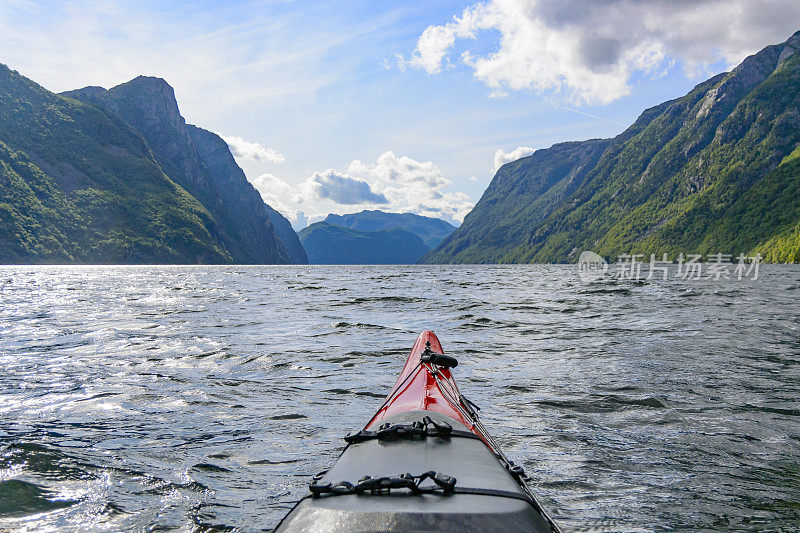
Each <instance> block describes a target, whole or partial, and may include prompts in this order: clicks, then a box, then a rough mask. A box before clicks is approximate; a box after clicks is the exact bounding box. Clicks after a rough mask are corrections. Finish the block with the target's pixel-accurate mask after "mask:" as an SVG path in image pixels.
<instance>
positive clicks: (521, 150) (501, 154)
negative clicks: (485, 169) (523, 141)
mask: <svg viewBox="0 0 800 533" xmlns="http://www.w3.org/2000/svg"><path fill="white" fill-rule="evenodd" d="M535 151H536V150H535V149H534V148H531V147H529V146H520V147H518V148H515V149H513V150H511V151H510V152H506V151H505V150H503V149H502V148H500V149H499V150H497V151H496V152H495V153H494V170H495V172H497V169H499V168H500V167H502V166H503V165H505V164H506V163H510V162H512V161H516V160H517V159H520V158H522V157H525V156H529V155H531V154H532V153H533V152H535Z"/></svg>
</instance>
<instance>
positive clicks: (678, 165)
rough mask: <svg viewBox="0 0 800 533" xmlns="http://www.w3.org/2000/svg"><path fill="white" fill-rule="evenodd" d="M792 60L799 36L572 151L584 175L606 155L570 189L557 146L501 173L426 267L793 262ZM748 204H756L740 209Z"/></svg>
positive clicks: (795, 81)
mask: <svg viewBox="0 0 800 533" xmlns="http://www.w3.org/2000/svg"><path fill="white" fill-rule="evenodd" d="M798 49H800V32H798V33H795V34H794V35H793V36H792V37H790V38H789V40H787V41H786V42H785V43H782V44H778V45H771V46H768V47H766V48H764V49H763V50H761V51H759V52H758V53H756V54H753V55H752V56H749V57H748V58H746V59H745V60H744V61H743V62H742V63H741V64H740V65H738V66H737V67H736V68H734V69H733V70H731V71H730V72H727V73H722V74H719V75H717V76H714V77H712V78H710V79H709V80H706V81H704V82H702V83H700V84H698V85H697V86H696V87H695V88H694V89H692V90H691V91H690V92H689V93H687V94H686V95H684V96H682V97H680V98H676V99H673V100H669V101H667V102H664V103H662V104H659V105H657V106H654V107H652V108H649V109H647V110H645V111H644V112H643V113H642V114H641V115H640V117H639V118H638V119H637V120H636V121H635V122H634V123H633V124H632V125H631V126H630V127H629V128H627V129H626V130H625V131H624V132H623V133H621V134H620V135H618V136H617V137H615V138H613V139H601V140H590V141H577V142H576V143H575V144H573V145H572V151H573V152H574V153H573V157H580V158H582V160H584V161H586V162H587V164H589V163H592V158H593V157H594V156H595V155H597V154H596V152H593V148H602V153H601V154H600V156H599V157H598V158H597V160H596V162H594V163H593V164H591V168H588V169H585V168H584V169H583V170H581V171H576V173H575V175H573V176H572V177H571V178H570V174H569V172H566V173H565V174H564V173H561V174H559V173H558V172H556V171H555V169H557V168H562V167H564V165H567V167H569V165H570V164H572V163H571V162H570V158H568V157H562V156H561V155H560V154H559V153H558V151H559V150H563V149H564V143H562V144H560V145H554V146H553V147H550V148H548V149H544V150H537V151H536V152H534V153H533V154H532V155H531V156H528V157H526V158H522V159H520V160H517V161H514V162H512V163H508V164H506V165H503V166H502V167H501V168H500V169H499V170H498V171H497V173H496V175H495V177H494V178H493V180H492V182H491V184H490V186H489V187H488V188H487V190H486V192H485V193H484V195H483V196H482V198H481V199H480V201H479V202H478V203H477V204H476V206H475V208H474V209H473V210H472V211H471V212H470V213H469V214H468V215H467V216H466V218H465V220H464V223H463V224H462V225H461V227H459V228H458V229H457V230H456V231H455V232H454V233H453V234H452V235H451V236H450V237H448V238H447V239H445V240H444V241H443V242H442V243H441V244H440V245H439V247H437V248H436V249H435V250H433V251H432V252H430V253H429V254H427V255H426V256H425V257H424V258H423V259H422V261H423V262H429V263H445V262H468V263H469V262H478V263H480V262H501V263H514V262H573V261H575V260H576V259H577V255H578V254H579V253H580V252H581V251H582V250H592V251H595V252H597V253H599V254H601V255H604V256H606V257H613V256H615V255H619V254H623V253H641V254H643V255H645V256H649V254H651V253H652V254H657V255H658V256H659V257H660V256H661V254H662V253H668V254H669V255H670V256H672V257H674V256H676V255H677V254H678V253H680V252H687V253H688V252H691V253H695V252H700V253H706V254H710V253H728V254H731V255H734V256H736V255H737V254H739V253H748V254H754V253H761V254H762V255H763V256H764V257H765V258H767V259H768V260H773V261H794V262H797V261H800V247H798V246H797V245H796V236H797V231H796V229H795V230H793V229H791V228H794V227H795V226H793V223H794V222H800V201H798V200H796V198H798V197H800V195H798V189H797V188H796V182H795V181H794V180H795V175H794V174H793V172H794V166H795V165H796V159H792V160H789V161H787V160H786V158H787V157H788V156H789V155H790V154H792V153H793V152H794V150H796V149H797V147H798V146H800V97H798V93H799V92H800V91H798V88H800V54H798V53H797V51H798ZM598 143H601V144H600V145H598ZM602 143H605V146H602ZM566 144H569V143H566ZM575 168H577V167H575ZM551 178H552V179H551ZM767 178H769V181H768V182H767V183H765V184H764V185H761V186H759V187H756V186H757V185H758V184H759V183H760V182H761V181H762V180H764V179H767ZM570 180H572V181H570ZM537 183H540V184H543V186H542V187H540V188H539V189H537V188H536V187H535V185H536V184H537ZM514 187H516V189H515V190H521V191H523V194H519V195H515V194H511V193H510V192H509V190H511V189H513V188H514ZM498 191H499V192H498ZM748 198H749V199H750V201H751V202H756V203H755V204H751V205H749V206H744V205H743V204H742V202H744V201H747V199H748ZM775 211H778V212H780V213H783V215H781V216H780V217H777V218H776V217H774V216H772V215H773V213H774V212H775ZM736 213H739V214H741V216H743V217H745V218H744V219H743V220H735V219H734V218H733V216H734V214H736ZM770 217H772V218H770ZM764 220H774V221H776V224H777V221H778V220H780V224H779V225H777V226H771V225H769V224H766V225H765V223H764V222H763V221H764ZM751 226H752V227H757V228H758V230H757V231H753V232H751V231H748V230H747V229H746V228H748V227H751ZM493 231H494V232H495V233H494V234H492V232H493ZM793 231H794V233H792V232H793ZM737 232H738V233H737ZM742 232H743V233H742ZM787 232H788V233H787ZM769 243H771V244H769ZM793 243H795V244H793Z"/></svg>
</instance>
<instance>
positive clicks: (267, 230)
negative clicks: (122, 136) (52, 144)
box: [63, 76, 290, 264]
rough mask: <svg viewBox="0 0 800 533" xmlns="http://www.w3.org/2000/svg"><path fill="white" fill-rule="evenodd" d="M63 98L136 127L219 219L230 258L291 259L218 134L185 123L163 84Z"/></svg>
mask: <svg viewBox="0 0 800 533" xmlns="http://www.w3.org/2000/svg"><path fill="white" fill-rule="evenodd" d="M63 96H68V97H71V98H74V99H77V100H81V101H84V102H86V103H89V104H92V105H95V106H98V107H101V108H103V109H105V110H107V111H108V112H110V114H111V115H115V116H117V117H119V118H121V119H122V120H124V121H125V122H127V123H128V124H130V125H131V126H132V127H133V128H134V129H135V130H136V131H138V132H139V133H140V134H141V135H142V137H143V138H144V140H145V142H146V143H147V145H148V146H149V147H150V149H151V150H152V153H153V156H154V157H155V160H156V162H157V163H158V164H159V166H160V167H161V168H162V169H163V171H164V173H165V174H166V175H167V176H169V177H170V179H172V180H173V181H175V182H176V183H177V184H178V185H180V186H181V187H183V188H184V189H185V190H186V191H187V192H189V194H191V195H192V196H193V197H195V198H196V199H197V200H198V201H199V202H200V203H201V204H202V205H203V206H204V207H205V208H206V209H207V210H208V212H209V213H210V214H211V216H212V217H213V218H214V220H215V221H216V222H217V227H218V233H219V239H220V240H221V241H222V243H223V244H224V247H225V249H226V250H227V252H228V253H229V254H230V256H231V258H232V260H233V262H236V263H262V264H269V263H288V262H290V259H289V253H288V251H287V249H286V247H285V246H284V244H283V242H282V241H281V240H280V239H279V238H278V236H277V234H276V233H275V229H274V227H273V226H272V222H271V221H270V218H269V216H268V214H267V212H266V211H265V209H264V202H263V201H262V199H261V196H260V195H259V194H258V192H257V191H256V190H255V189H254V188H253V186H252V185H251V184H250V183H249V182H248V181H247V180H246V178H245V176H244V173H243V172H242V170H241V169H240V168H239V166H238V165H237V164H236V162H235V161H234V159H233V156H232V155H231V154H230V151H229V150H228V146H227V145H226V144H225V142H224V141H223V140H222V139H221V138H220V137H219V136H218V135H216V134H214V133H211V132H209V131H206V130H203V129H201V128H198V127H196V126H192V125H188V124H186V121H185V120H184V118H183V117H182V116H181V114H180V112H179V110H178V103H177V101H176V100H175V94H174V91H173V89H172V87H170V86H169V84H167V82H165V81H164V80H162V79H160V78H151V77H144V76H139V77H138V78H135V79H133V80H131V81H129V82H128V83H123V84H122V85H118V86H116V87H113V88H112V89H109V90H108V91H104V90H102V88H99V87H87V88H84V89H79V90H76V91H69V92H66V93H63Z"/></svg>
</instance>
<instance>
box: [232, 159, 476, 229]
mask: <svg viewBox="0 0 800 533" xmlns="http://www.w3.org/2000/svg"><path fill="white" fill-rule="evenodd" d="M248 180H249V181H250V183H252V184H253V186H254V187H255V188H256V189H257V190H258V192H259V193H260V194H261V197H262V198H263V199H264V201H265V202H266V203H268V204H269V205H271V206H272V207H274V208H275V209H277V210H278V211H280V212H281V213H282V214H283V215H284V216H286V217H287V218H288V219H289V220H290V221H292V225H293V226H294V227H295V228H296V229H300V228H302V227H305V225H306V224H307V223H309V222H316V221H318V220H320V219H322V218H324V217H325V216H326V215H327V214H328V213H339V214H344V213H352V212H354V211H357V210H361V209H381V210H384V211H390V212H397V213H405V212H410V213H417V214H419V215H425V216H431V217H437V218H441V219H444V220H447V221H450V222H453V223H456V224H458V223H460V222H461V221H463V220H464V216H465V215H466V214H467V213H468V212H469V211H470V210H471V209H472V207H473V206H474V205H475V204H474V202H472V199H471V198H470V197H469V196H468V195H467V194H465V193H463V192H458V191H455V192H454V191H450V190H448V189H449V188H450V187H451V185H452V182H451V181H450V180H449V179H447V178H445V177H444V175H443V174H442V171H441V170H440V169H439V168H438V167H437V166H436V165H435V164H434V163H432V162H431V161H417V160H415V159H412V158H410V157H408V156H400V157H398V156H397V155H395V154H394V153H393V152H385V153H383V154H382V155H381V156H380V157H378V160H377V161H376V162H375V163H371V164H367V163H364V162H362V161H359V160H357V159H354V160H353V161H351V162H350V164H349V165H348V166H347V169H346V170H344V171H337V170H333V169H328V170H326V171H324V172H314V173H313V174H312V175H311V176H310V177H309V178H308V179H306V180H304V181H303V182H301V183H299V184H296V185H292V184H289V183H287V182H286V181H284V180H282V179H280V178H278V177H276V176H274V175H272V174H262V175H260V176H257V177H255V178H248Z"/></svg>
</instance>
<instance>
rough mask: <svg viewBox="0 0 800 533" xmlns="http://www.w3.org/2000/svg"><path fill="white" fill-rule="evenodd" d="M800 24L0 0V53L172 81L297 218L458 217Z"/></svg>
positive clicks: (709, 3)
mask: <svg viewBox="0 0 800 533" xmlns="http://www.w3.org/2000/svg"><path fill="white" fill-rule="evenodd" d="M798 29H800V2H797V1H796V0H791V1H789V0H785V1H784V0H764V1H754V0H725V1H723V0H695V1H689V0H672V1H668V0H652V1H647V0H639V1H637V0H608V1H607V2H591V1H581V0H487V1H486V2H474V1H473V2H470V1H467V2H463V1H462V2H454V1H441V2H430V1H427V2H415V1H406V2H385V1H337V2H302V1H294V2H288V1H261V2H255V1H247V2H245V1H231V2H188V1H178V2H148V1H144V2H113V1H75V2H35V1H27V0H4V1H3V2H2V3H0V62H2V63H5V64H7V65H9V66H10V67H11V68H14V69H16V70H18V71H20V72H21V73H22V74H24V75H26V76H28V77H30V78H32V79H33V80H35V81H37V82H38V83H40V84H42V85H43V86H45V87H46V88H48V89H50V90H53V91H63V90H67V89H74V88H78V87H83V86H86V85H101V86H104V87H107V88H108V87H111V86H113V85H116V84H118V83H122V82H125V81H127V80H129V79H131V78H133V77H135V76H137V75H139V74H145V75H153V76H159V77H162V78H164V79H166V80H167V81H168V82H169V83H170V84H171V85H172V86H173V87H174V88H175V93H176V96H177V98H178V103H179V105H180V108H181V112H182V113H183V115H184V116H185V117H186V119H187V121H188V122H190V123H193V124H197V125H199V126H201V127H204V128H206V129H209V130H212V131H215V132H218V133H221V134H223V135H225V138H226V140H228V141H229V144H231V147H232V148H233V149H234V151H235V153H236V154H237V161H239V163H240V165H241V166H242V167H243V169H244V170H245V173H246V174H247V176H248V179H250V180H251V182H252V183H253V184H254V185H255V186H256V187H257V188H258V189H259V191H260V192H261V193H262V196H263V197H264V198H265V200H266V201H268V202H269V203H270V204H272V205H273V206H275V207H276V208H278V209H280V210H281V211H283V212H284V213H285V214H286V215H287V216H289V218H290V219H291V220H292V221H293V222H294V223H295V224H296V225H297V226H302V225H303V224H305V223H306V221H307V220H308V219H310V220H312V221H313V220H317V219H319V218H321V217H323V216H324V215H325V214H327V213H328V212H337V213H347V212H354V211H359V210H361V209H364V208H381V209H386V210H394V211H414V212H418V213H421V214H428V215H433V216H440V217H442V218H445V219H447V220H455V221H456V222H458V220H459V219H460V218H462V217H463V215H464V214H465V213H466V212H467V211H468V210H469V208H470V207H471V205H472V204H474V202H476V201H477V200H478V199H479V198H480V195H481V193H482V192H483V190H484V189H485V187H486V186H487V185H488V183H489V181H490V180H491V177H492V175H493V173H494V168H495V161H496V160H497V161H498V162H502V161H505V160H507V159H509V158H508V157H503V155H504V153H505V152H513V151H514V150H516V149H517V148H519V147H523V148H524V149H521V150H517V151H516V152H514V153H515V154H516V155H523V154H526V153H528V152H529V151H530V149H538V148H546V147H548V146H550V145H552V144H553V143H556V142H561V141H567V140H581V139H587V138H592V137H609V136H613V135H616V134H618V133H619V132H621V131H622V130H623V129H624V128H625V126H627V125H629V124H630V123H631V122H632V121H633V120H635V118H636V117H637V116H638V115H639V114H640V113H641V111H642V110H643V109H645V108H647V107H649V106H652V105H655V104H658V103H660V102H662V101H664V100H667V99H670V98H675V97H678V96H680V95H682V94H684V93H686V92H687V91H688V90H689V89H690V88H691V87H693V86H694V85H696V84H697V83H699V82H700V81H702V80H703V79H705V78H707V77H708V76H710V75H711V74H714V73H717V72H721V71H723V70H726V69H728V68H730V66H731V65H735V64H736V63H738V62H739V61H740V60H741V59H742V58H743V57H745V56H746V55H747V54H749V53H753V52H755V51H757V50H758V49H760V48H762V47H763V46H765V45H767V44H773V43H778V42H782V41H784V40H785V39H786V38H788V37H789V35H791V34H792V33H793V32H794V31H796V30H798ZM498 150H501V151H502V152H501V153H500V154H498Z"/></svg>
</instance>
